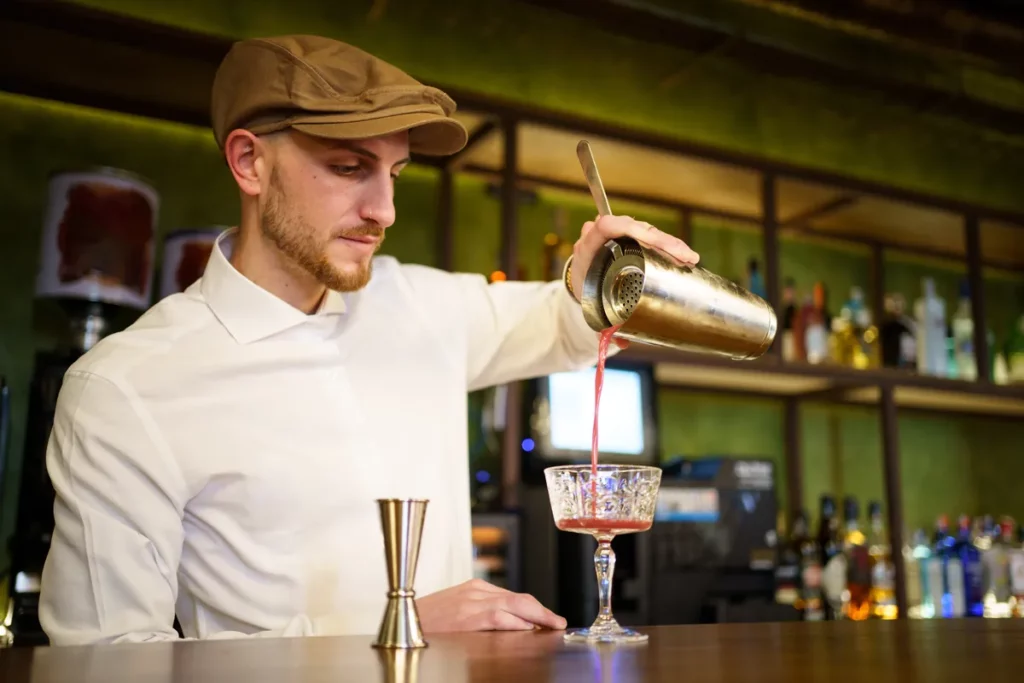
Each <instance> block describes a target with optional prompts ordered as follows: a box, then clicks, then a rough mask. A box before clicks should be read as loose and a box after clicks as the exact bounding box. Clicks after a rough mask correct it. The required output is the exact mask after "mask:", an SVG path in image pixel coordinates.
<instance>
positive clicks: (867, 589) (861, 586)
mask: <svg viewBox="0 0 1024 683" xmlns="http://www.w3.org/2000/svg"><path fill="white" fill-rule="evenodd" d="M843 512H844V517H845V522H846V528H845V533H844V534H843V554H844V555H846V567H847V568H846V591H847V599H846V601H845V603H844V604H843V613H844V614H845V615H846V618H847V619H853V620H854V621H864V620H865V619H867V618H868V617H870V616H871V555H870V554H869V553H868V545H867V537H865V535H864V532H863V531H861V530H860V525H859V523H858V517H859V516H860V510H859V508H858V505H857V499H856V498H854V497H853V496H847V497H846V499H845V500H844V501H843Z"/></svg>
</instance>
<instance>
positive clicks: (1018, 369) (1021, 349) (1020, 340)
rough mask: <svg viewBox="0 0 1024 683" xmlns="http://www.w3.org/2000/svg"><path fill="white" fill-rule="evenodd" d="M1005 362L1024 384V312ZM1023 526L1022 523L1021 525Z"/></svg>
mask: <svg viewBox="0 0 1024 683" xmlns="http://www.w3.org/2000/svg"><path fill="white" fill-rule="evenodd" d="M1006 363H1007V365H1008V366H1009V375H1010V383H1011V384H1024V314H1022V315H1021V316H1020V319H1019V320H1018V321H1017V325H1016V326H1015V327H1014V328H1013V329H1012V330H1010V338H1009V339H1008V340H1007V341H1006ZM1021 526H1022V528H1024V525H1021Z"/></svg>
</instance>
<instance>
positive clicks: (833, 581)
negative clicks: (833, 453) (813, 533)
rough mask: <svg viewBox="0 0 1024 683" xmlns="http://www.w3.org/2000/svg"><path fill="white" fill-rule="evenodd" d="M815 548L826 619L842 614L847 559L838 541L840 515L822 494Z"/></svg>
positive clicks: (834, 505) (830, 499)
mask: <svg viewBox="0 0 1024 683" xmlns="http://www.w3.org/2000/svg"><path fill="white" fill-rule="evenodd" d="M817 542H818V552H819V557H820V561H821V592H822V598H823V603H824V604H823V607H824V610H825V619H827V620H830V621H831V620H835V619H841V618H842V606H843V592H844V591H845V590H846V561H845V558H844V557H843V546H842V544H841V543H840V542H839V518H838V517H837V516H836V502H835V499H833V498H832V496H829V495H824V496H822V497H821V507H820V517H819V520H818V537H817Z"/></svg>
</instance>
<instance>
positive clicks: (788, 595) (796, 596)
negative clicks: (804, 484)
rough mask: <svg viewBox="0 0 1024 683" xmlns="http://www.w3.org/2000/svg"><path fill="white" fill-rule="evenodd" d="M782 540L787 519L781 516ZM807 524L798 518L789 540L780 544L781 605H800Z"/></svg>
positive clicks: (778, 589) (777, 576)
mask: <svg viewBox="0 0 1024 683" xmlns="http://www.w3.org/2000/svg"><path fill="white" fill-rule="evenodd" d="M779 517H780V519H779V524H778V526H779V527H780V532H782V533H780V534H779V536H780V539H782V538H783V537H784V536H785V519H784V517H783V516H782V515H781V514H780V515H779ZM806 533H807V532H806V522H804V521H803V520H802V519H801V516H799V515H798V516H797V517H796V518H795V519H794V520H793V530H792V531H791V532H790V533H789V536H788V538H785V540H781V542H780V543H779V552H778V560H777V561H776V563H775V602H777V603H778V604H780V605H792V606H793V607H794V608H795V609H797V610H799V609H801V605H800V539H801V538H802V537H803V536H805V535H806Z"/></svg>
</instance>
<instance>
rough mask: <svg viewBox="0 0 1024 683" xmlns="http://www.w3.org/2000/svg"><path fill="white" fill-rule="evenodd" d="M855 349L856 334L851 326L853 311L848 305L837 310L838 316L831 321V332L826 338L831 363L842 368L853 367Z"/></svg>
mask: <svg viewBox="0 0 1024 683" xmlns="http://www.w3.org/2000/svg"><path fill="white" fill-rule="evenodd" d="M856 347H857V332H856V330H855V329H854V326H853V311H852V310H851V309H850V307H849V306H848V305H844V306H843V307H842V308H840V309H839V315H837V316H836V317H835V318H833V319H832V331H831V334H829V336H828V355H829V358H831V359H832V362H833V363H835V364H836V365H841V366H843V367H847V368H850V367H853V364H854V363H853V359H854V354H855V353H856Z"/></svg>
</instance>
